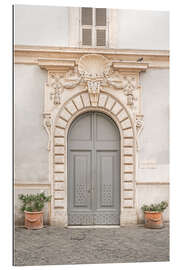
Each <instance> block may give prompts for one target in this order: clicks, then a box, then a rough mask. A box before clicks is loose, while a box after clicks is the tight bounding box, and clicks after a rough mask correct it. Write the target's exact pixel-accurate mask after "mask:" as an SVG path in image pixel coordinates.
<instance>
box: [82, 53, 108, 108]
mask: <svg viewBox="0 0 180 270" xmlns="http://www.w3.org/2000/svg"><path fill="white" fill-rule="evenodd" d="M110 66H111V62H110V61H109V60H108V59H106V58H105V57H104V56H102V55H96V54H88V55H84V56H82V57H81V58H80V60H79V63H78V70H79V73H80V75H81V77H82V78H83V80H84V82H86V84H87V90H88V93H89V97H90V100H91V104H92V106H97V102H98V97H99V94H100V90H101V85H102V82H103V81H104V80H105V77H106V76H107V75H108V73H109V70H110Z"/></svg>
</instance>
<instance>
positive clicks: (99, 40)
mask: <svg viewBox="0 0 180 270" xmlns="http://www.w3.org/2000/svg"><path fill="white" fill-rule="evenodd" d="M105 45H106V30H96V46H105Z"/></svg>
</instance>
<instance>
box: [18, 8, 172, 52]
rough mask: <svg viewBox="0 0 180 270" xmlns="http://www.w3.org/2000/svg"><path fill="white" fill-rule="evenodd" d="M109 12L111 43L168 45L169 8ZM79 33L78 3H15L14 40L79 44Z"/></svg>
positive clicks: (147, 46)
mask: <svg viewBox="0 0 180 270" xmlns="http://www.w3.org/2000/svg"><path fill="white" fill-rule="evenodd" d="M69 15H70V16H71V18H72V20H71V19H70V18H69ZM109 16H110V18H111V19H113V24H112V25H111V30H110V31H111V33H110V38H112V39H113V40H110V42H109V44H110V47H112V48H121V49H157V50H167V49H169V13H168V12H164V11H143V10H120V9H119V10H118V9H117V10H111V12H109ZM69 24H70V25H69ZM73 33H76V35H74V34H73ZM69 35H71V38H70V37H69ZM78 35H79V8H78V7H77V8H73V9H71V10H70V8H68V7H53V6H28V5H15V44H20V45H48V46H71V47H74V46H76V47H77V46H79V42H78V40H77V36H78ZM73 40H74V43H73Z"/></svg>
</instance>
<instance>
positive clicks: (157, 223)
mask: <svg viewBox="0 0 180 270" xmlns="http://www.w3.org/2000/svg"><path fill="white" fill-rule="evenodd" d="M144 219H145V224H144V226H145V227H146V228H151V229H160V228H162V227H163V218H162V212H158V211H144Z"/></svg>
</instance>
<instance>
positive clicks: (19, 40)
mask: <svg viewBox="0 0 180 270" xmlns="http://www.w3.org/2000/svg"><path fill="white" fill-rule="evenodd" d="M14 21H15V44H20V45H47V46H62V47H63V46H68V8H66V7H53V6H29V5H27V6H26V5H15V14H14Z"/></svg>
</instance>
